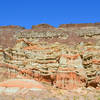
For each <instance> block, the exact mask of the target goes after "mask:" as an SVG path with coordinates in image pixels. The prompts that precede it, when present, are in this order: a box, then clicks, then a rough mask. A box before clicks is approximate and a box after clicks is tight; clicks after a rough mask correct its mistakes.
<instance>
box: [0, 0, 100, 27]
mask: <svg viewBox="0 0 100 100" xmlns="http://www.w3.org/2000/svg"><path fill="white" fill-rule="evenodd" d="M95 22H100V0H0V26H1V25H21V26H24V27H26V28H31V26H32V25H37V24H41V23H48V24H50V25H53V26H55V27H58V26H59V25H60V24H70V23H95Z"/></svg>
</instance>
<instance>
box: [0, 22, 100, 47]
mask: <svg viewBox="0 0 100 100" xmlns="http://www.w3.org/2000/svg"><path fill="white" fill-rule="evenodd" d="M21 38H25V39H28V40H29V41H32V40H33V41H34V40H36V41H48V42H50V43H53V42H60V43H65V44H68V45H76V44H79V43H80V42H87V41H88V42H92V43H95V42H98V41H99V39H100V23H94V24H92V23H89V24H62V25H60V26H59V27H58V28H55V27H53V26H51V25H48V24H39V25H33V26H32V29H25V28H24V27H20V26H13V25H10V26H0V45H1V46H3V47H4V48H5V47H13V45H14V44H15V42H16V39H21Z"/></svg>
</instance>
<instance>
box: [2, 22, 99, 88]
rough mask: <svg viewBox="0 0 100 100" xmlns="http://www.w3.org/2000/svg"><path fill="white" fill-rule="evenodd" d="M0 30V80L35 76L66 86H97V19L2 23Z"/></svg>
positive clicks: (57, 86) (55, 84)
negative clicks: (26, 25) (52, 23)
mask: <svg viewBox="0 0 100 100" xmlns="http://www.w3.org/2000/svg"><path fill="white" fill-rule="evenodd" d="M0 30H1V33H0V35H1V36H2V38H1V40H0V41H1V42H0V45H2V46H1V47H0V72H1V73H2V75H4V76H1V79H0V80H2V81H3V80H6V79H9V78H28V79H35V80H37V81H39V82H43V83H47V84H49V85H52V86H54V87H56V88H60V89H68V90H70V89H77V88H80V87H89V86H91V87H94V88H95V89H96V88H100V60H99V59H100V55H99V53H100V50H99V49H100V47H99V45H100V42H99V41H100V40H99V37H100V36H99V35H100V34H99V31H100V30H99V23H98V24H97V23H95V24H82V25H81V24H77V25H73V24H72V25H61V26H60V27H59V28H54V27H53V26H50V25H48V24H40V25H36V26H32V29H30V30H27V29H24V28H23V27H19V26H7V27H6V26H3V27H0ZM89 34H90V35H89ZM9 37H10V38H9ZM5 41H6V42H5ZM4 47H8V48H4Z"/></svg>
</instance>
